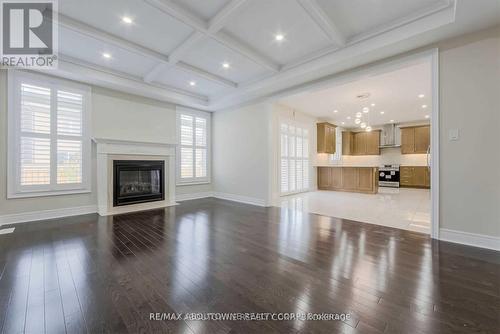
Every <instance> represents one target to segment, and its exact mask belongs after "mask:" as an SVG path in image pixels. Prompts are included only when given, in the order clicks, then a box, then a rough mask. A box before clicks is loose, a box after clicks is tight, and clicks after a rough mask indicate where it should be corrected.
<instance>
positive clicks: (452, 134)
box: [448, 129, 460, 141]
mask: <svg viewBox="0 0 500 334" xmlns="http://www.w3.org/2000/svg"><path fill="white" fill-rule="evenodd" d="M448 138H449V139H450V141H456V140H458V139H459V138H460V133H459V131H458V129H450V130H449V131H448Z"/></svg>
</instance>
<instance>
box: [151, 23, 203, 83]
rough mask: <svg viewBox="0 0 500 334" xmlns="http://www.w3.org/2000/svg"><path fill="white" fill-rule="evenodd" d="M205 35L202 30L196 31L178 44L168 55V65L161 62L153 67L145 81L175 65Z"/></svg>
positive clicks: (153, 79)
mask: <svg viewBox="0 0 500 334" xmlns="http://www.w3.org/2000/svg"><path fill="white" fill-rule="evenodd" d="M204 37H205V35H204V34H202V33H201V32H198V31H195V32H194V33H192V34H191V35H190V36H189V37H188V38H187V39H186V40H184V42H182V43H181V44H180V45H179V46H177V47H176V48H175V49H174V50H173V51H172V52H171V53H170V55H169V56H168V59H169V61H170V63H169V64H168V65H166V64H163V63H159V64H158V65H156V66H155V67H153V68H152V69H151V70H150V71H149V72H148V73H146V74H145V75H144V81H145V82H153V81H155V80H156V78H158V77H159V76H160V75H161V74H162V73H163V72H164V71H165V70H166V69H168V68H169V67H171V66H174V65H175V64H177V62H178V61H179V58H180V57H181V56H182V55H183V54H184V53H185V52H186V51H187V50H189V49H190V48H191V47H192V46H193V45H194V44H196V43H197V42H198V41H200V40H201V39H203V38H204Z"/></svg>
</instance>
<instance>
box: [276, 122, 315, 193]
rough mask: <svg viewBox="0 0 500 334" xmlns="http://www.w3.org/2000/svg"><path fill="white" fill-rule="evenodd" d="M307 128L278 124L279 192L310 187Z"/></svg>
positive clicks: (303, 189)
mask: <svg viewBox="0 0 500 334" xmlns="http://www.w3.org/2000/svg"><path fill="white" fill-rule="evenodd" d="M309 133H310V131H309V129H307V128H305V127H301V126H300V125H297V126H295V125H293V124H287V123H281V124H280V193H281V194H282V195H287V194H293V193H298V192H302V191H308V190H309V189H310V180H309V175H310V168H311V166H310V159H309Z"/></svg>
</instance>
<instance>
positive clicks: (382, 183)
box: [378, 165, 399, 188]
mask: <svg viewBox="0 0 500 334" xmlns="http://www.w3.org/2000/svg"><path fill="white" fill-rule="evenodd" d="M378 185H379V187H391V188H399V165H383V166H380V167H379V169H378Z"/></svg>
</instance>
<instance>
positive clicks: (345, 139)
mask: <svg viewBox="0 0 500 334" xmlns="http://www.w3.org/2000/svg"><path fill="white" fill-rule="evenodd" d="M353 154H354V133H353V132H351V131H342V155H353Z"/></svg>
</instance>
